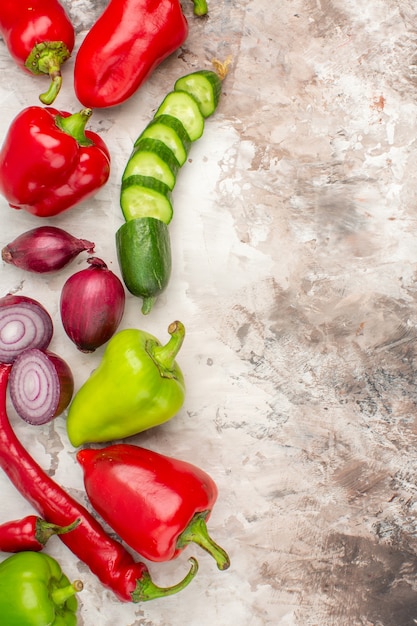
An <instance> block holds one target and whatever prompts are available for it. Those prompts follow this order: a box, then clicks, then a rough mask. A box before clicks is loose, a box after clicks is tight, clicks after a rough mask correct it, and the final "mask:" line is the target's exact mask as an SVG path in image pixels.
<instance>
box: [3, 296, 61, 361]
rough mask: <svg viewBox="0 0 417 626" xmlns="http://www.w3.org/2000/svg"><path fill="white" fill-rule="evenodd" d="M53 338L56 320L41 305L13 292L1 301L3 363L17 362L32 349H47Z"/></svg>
mask: <svg viewBox="0 0 417 626" xmlns="http://www.w3.org/2000/svg"><path fill="white" fill-rule="evenodd" d="M52 335H53V322H52V318H51V316H50V315H49V313H48V311H47V310H46V309H45V308H44V307H43V306H42V304H40V302H38V301H37V300H34V299H33V298H29V297H27V296H18V295H13V294H10V293H9V294H7V295H6V296H3V298H0V362H1V363H13V361H14V360H15V359H16V357H17V356H18V355H19V354H20V353H21V352H23V350H26V349H28V348H39V350H45V349H46V348H47V347H48V346H49V344H50V342H51V339H52Z"/></svg>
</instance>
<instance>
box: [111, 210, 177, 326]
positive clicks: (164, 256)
mask: <svg viewBox="0 0 417 626" xmlns="http://www.w3.org/2000/svg"><path fill="white" fill-rule="evenodd" d="M116 246H117V250H118V253H119V259H120V261H121V268H122V273H123V280H124V282H125V284H126V285H127V286H129V291H132V292H133V293H135V291H136V286H137V285H138V282H139V283H140V285H139V287H138V288H139V289H140V295H141V297H142V298H143V306H142V312H143V313H144V314H146V313H148V311H149V310H150V309H151V308H152V305H153V303H154V301H155V298H156V297H157V296H159V295H160V294H161V293H162V292H163V291H164V289H165V287H166V285H167V282H168V281H169V278H170V276H171V264H172V261H171V258H172V255H171V240H170V236H169V231H168V226H167V224H165V222H163V221H162V220H160V219H157V218H154V217H144V218H141V219H133V220H129V221H128V222H125V223H124V224H122V226H120V228H119V229H118V231H117V232H116ZM127 254H128V255H129V256H128V257H126V255H127ZM135 295H138V294H137V293H135Z"/></svg>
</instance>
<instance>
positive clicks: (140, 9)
mask: <svg viewBox="0 0 417 626" xmlns="http://www.w3.org/2000/svg"><path fill="white" fill-rule="evenodd" d="M193 2H194V12H195V13H196V14H197V15H205V14H206V13H207V4H206V0H193ZM187 35H188V23H187V20H186V18H185V16H184V14H183V12H182V9H181V4H180V2H179V0H110V2H109V4H108V5H107V7H106V9H105V10H104V12H103V13H102V14H101V16H100V17H99V19H98V20H97V22H96V23H95V24H94V25H93V26H92V28H91V29H90V30H89V32H88V33H87V35H86V36H85V38H84V40H83V41H82V42H81V45H80V48H79V50H78V52H77V55H76V57H75V65H74V89H75V93H76V96H77V98H78V99H79V101H80V102H81V103H82V104H83V105H84V106H86V107H91V108H92V109H94V108H99V107H101V108H103V107H112V106H115V105H118V104H121V103H122V102H124V101H125V100H127V99H128V98H129V97H130V96H131V95H132V94H133V93H134V92H135V91H136V90H137V89H138V88H139V87H140V85H141V84H142V83H144V81H145V80H146V79H147V78H148V76H150V74H151V73H152V72H153V70H154V69H155V68H156V67H157V66H158V65H159V64H160V63H162V61H163V60H164V59H166V58H167V57H168V56H169V55H170V54H172V53H173V52H175V50H177V49H178V48H179V47H180V46H181V44H183V43H184V41H185V40H186V38H187Z"/></svg>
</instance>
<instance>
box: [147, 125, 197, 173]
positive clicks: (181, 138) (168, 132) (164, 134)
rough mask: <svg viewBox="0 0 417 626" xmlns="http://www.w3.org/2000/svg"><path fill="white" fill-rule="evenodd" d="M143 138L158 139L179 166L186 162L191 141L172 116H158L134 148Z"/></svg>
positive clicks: (182, 127)
mask: <svg viewBox="0 0 417 626" xmlns="http://www.w3.org/2000/svg"><path fill="white" fill-rule="evenodd" d="M144 138H150V139H159V141H162V142H163V143H164V144H165V145H166V146H167V147H168V148H169V149H170V150H172V152H173V153H174V155H175V158H176V159H177V161H178V163H179V164H180V166H182V165H184V163H185V161H186V160H187V156H188V152H189V150H190V146H191V139H190V138H189V136H188V134H187V131H186V130H185V128H184V126H183V124H182V122H180V120H179V119H178V118H177V117H173V116H172V115H159V116H158V117H157V118H156V119H153V120H151V121H150V122H149V124H148V125H147V127H146V128H145V130H144V131H143V133H142V134H141V135H139V137H138V139H137V140H136V142H135V146H136V145H137V144H138V143H139V142H140V141H141V140H142V139H144Z"/></svg>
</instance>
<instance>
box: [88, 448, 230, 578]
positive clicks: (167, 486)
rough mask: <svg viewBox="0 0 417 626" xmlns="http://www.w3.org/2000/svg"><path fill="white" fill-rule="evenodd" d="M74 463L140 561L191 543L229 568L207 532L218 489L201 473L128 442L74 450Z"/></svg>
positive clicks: (104, 514)
mask: <svg viewBox="0 0 417 626" xmlns="http://www.w3.org/2000/svg"><path fill="white" fill-rule="evenodd" d="M77 460H78V462H79V463H80V465H81V466H82V469H83V472H84V485H85V489H86V493H87V495H88V497H89V499H90V502H91V504H92V505H93V507H94V508H95V510H96V511H97V512H98V513H99V514H100V515H101V516H102V518H103V519H104V520H105V522H106V523H107V524H109V526H111V528H113V530H114V531H115V532H116V533H117V534H118V535H119V537H121V539H122V540H123V541H125V542H126V543H127V544H128V545H129V546H130V547H131V548H133V549H134V550H136V552H138V553H139V554H141V555H142V556H143V557H145V558H147V559H149V560H150V561H168V560H171V559H174V558H175V557H176V556H178V554H179V553H180V552H181V551H182V550H183V549H184V548H185V547H186V546H187V545H188V544H189V543H191V542H194V543H196V544H198V545H199V546H200V547H202V548H203V549H204V550H206V551H207V552H209V553H210V554H211V555H212V556H213V557H214V558H215V560H216V562H217V566H218V568H219V569H220V570H225V569H227V568H228V567H229V565H230V561H229V557H228V555H227V554H226V552H225V551H224V550H223V548H221V547H220V546H218V545H217V544H216V543H215V542H214V541H213V540H212V539H211V537H210V536H209V534H208V531H207V526H206V521H207V520H208V518H209V517H210V514H211V511H212V509H213V505H214V503H215V501H216V499H217V487H216V484H215V483H214V481H213V480H212V478H211V477H210V476H209V475H208V474H206V473H205V472H204V471H203V470H201V469H200V468H198V467H196V466H195V465H192V464H191V463H188V462H186V461H180V460H178V459H174V458H172V457H168V456H164V455H162V454H159V453H158V452H153V451H151V450H146V449H145V448H141V447H139V446H135V445H131V444H127V443H120V444H115V445H111V446H107V447H105V448H102V449H101V450H94V449H87V448H85V449H83V450H79V452H78V453H77Z"/></svg>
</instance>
